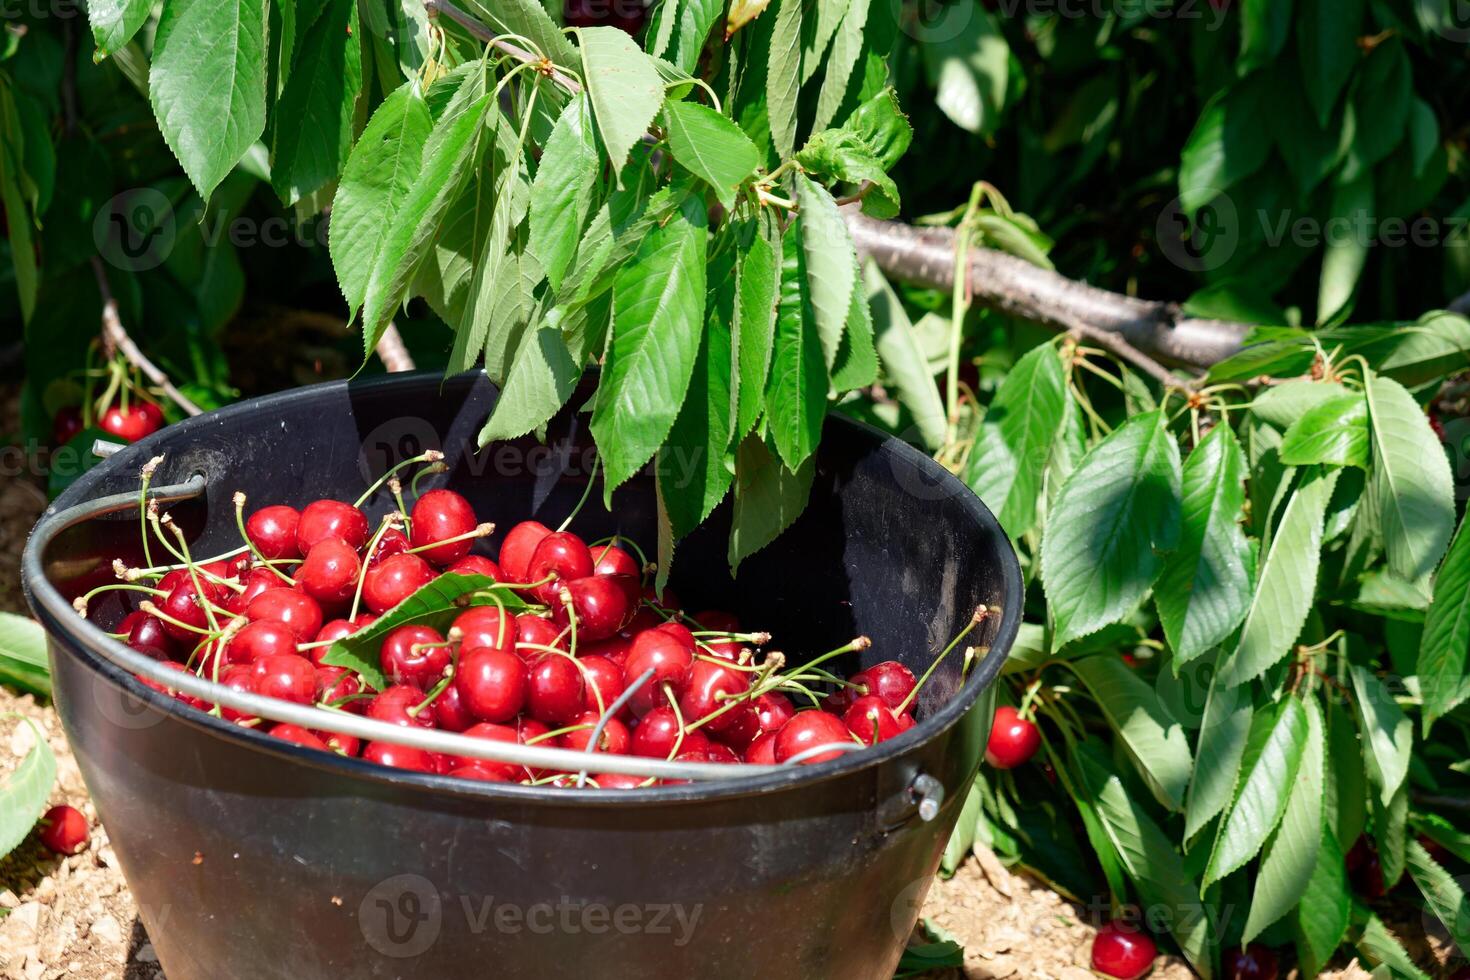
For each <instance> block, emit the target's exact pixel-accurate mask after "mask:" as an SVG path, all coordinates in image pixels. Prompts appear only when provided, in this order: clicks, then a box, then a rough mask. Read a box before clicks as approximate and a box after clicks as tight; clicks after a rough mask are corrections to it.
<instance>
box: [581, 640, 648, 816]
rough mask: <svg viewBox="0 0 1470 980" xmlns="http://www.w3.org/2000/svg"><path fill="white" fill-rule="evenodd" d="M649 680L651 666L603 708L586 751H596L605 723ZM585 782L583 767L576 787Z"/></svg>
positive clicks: (585, 776)
mask: <svg viewBox="0 0 1470 980" xmlns="http://www.w3.org/2000/svg"><path fill="white" fill-rule="evenodd" d="M651 680H653V668H652V667H650V668H648V669H647V670H645V671H644V672H643V673H641V674H639V675H638V679H637V680H635V681H633V683H631V684H629V685H628V686H627V687H625V688H623V693H622V694H619V695H618V696H617V697H616V698H615V699H614V700H613V703H612V704H610V705H608V706H607V707H606V708H605V709H603V712H602V717H600V718H598V719H597V725H596V727H594V728H593V729H592V739H591V741H589V742H588V743H587V751H588V752H596V751H597V746H598V745H600V744H601V742H602V732H603V729H605V728H607V723H608V722H609V721H611V720H612V719H613V718H615V717H617V714H618V712H619V711H622V710H623V707H624V706H625V705H626V704H627V703H628V702H629V701H631V700H632V699H633V694H634V692H635V691H637V690H638V689H639V688H640V687H642V686H643V685H644V684H647V683H648V682H649V681H651ZM598 703H599V704H601V703H602V701H601V695H600V694H599V695H598ZM586 784H587V770H586V769H583V770H582V771H581V772H579V773H577V786H578V788H581V787H582V786H585V785H586ZM593 785H596V784H595V783H594V784H593Z"/></svg>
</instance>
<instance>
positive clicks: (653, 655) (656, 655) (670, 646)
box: [623, 629, 694, 721]
mask: <svg viewBox="0 0 1470 980" xmlns="http://www.w3.org/2000/svg"><path fill="white" fill-rule="evenodd" d="M693 663H694V654H693V652H692V651H691V650H690V649H689V648H688V647H686V646H685V645H684V643H683V642H682V641H681V640H680V639H679V638H678V637H677V636H675V635H673V634H671V633H668V632H665V631H663V630H657V629H653V630H648V631H646V632H644V633H639V634H638V636H637V637H635V638H634V640H633V649H632V650H631V651H629V653H628V659H627V661H625V662H624V664H623V675H624V676H625V677H626V678H627V679H628V682H629V683H632V682H633V681H634V680H636V679H637V678H639V677H641V676H643V674H644V672H645V671H647V670H649V669H652V670H653V677H652V678H650V679H649V680H648V681H646V682H645V683H644V684H643V685H642V686H641V687H639V688H638V690H636V691H634V692H633V696H632V698H631V699H629V702H628V703H629V705H630V706H631V707H632V709H633V712H634V713H635V714H639V715H644V714H647V713H648V712H650V711H652V710H653V709H654V708H656V707H659V706H661V705H663V704H665V703H666V696H665V694H664V688H665V686H668V687H669V688H670V689H671V691H672V693H673V695H674V696H675V697H678V696H679V694H680V693H681V692H682V691H683V690H684V685H685V683H686V682H687V681H688V679H689V667H690V665H691V664H693ZM690 720H691V721H693V720H694V719H690Z"/></svg>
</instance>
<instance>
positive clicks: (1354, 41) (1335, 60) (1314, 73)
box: [1296, 0, 1367, 129]
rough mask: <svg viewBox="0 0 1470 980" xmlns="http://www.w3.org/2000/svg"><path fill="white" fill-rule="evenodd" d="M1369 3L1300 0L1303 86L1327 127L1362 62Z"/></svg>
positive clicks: (1298, 33)
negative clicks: (1360, 40) (1362, 34)
mask: <svg viewBox="0 0 1470 980" xmlns="http://www.w3.org/2000/svg"><path fill="white" fill-rule="evenodd" d="M1366 6H1367V2H1366V0H1297V30H1296V45H1297V54H1298V58H1297V64H1298V66H1299V67H1300V68H1301V81H1302V88H1303V89H1304V90H1305V92H1306V94H1307V99H1308V101H1310V102H1311V103H1312V108H1313V110H1314V111H1315V112H1316V114H1317V123H1318V125H1320V126H1321V127H1322V128H1324V129H1325V128H1327V124H1328V122H1329V121H1330V120H1331V119H1332V109H1333V107H1334V106H1335V105H1336V104H1337V97H1338V95H1340V94H1341V93H1342V87H1343V86H1344V85H1345V84H1347V80H1348V76H1350V75H1351V74H1352V73H1353V68H1354V66H1356V65H1357V63H1358V58H1359V57H1360V52H1359V49H1358V35H1359V33H1360V32H1361V30H1362V27H1363V11H1364V8H1365V7H1366Z"/></svg>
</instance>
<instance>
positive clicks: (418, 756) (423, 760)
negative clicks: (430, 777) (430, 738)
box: [362, 742, 439, 772]
mask: <svg viewBox="0 0 1470 980" xmlns="http://www.w3.org/2000/svg"><path fill="white" fill-rule="evenodd" d="M362 757H363V758H364V759H366V760H367V761H369V762H376V763H377V764H378V765H380V766H388V767H389V768H390V769H407V770H409V771H410V772H438V771H439V769H438V765H437V763H436V762H435V760H434V756H433V755H432V754H431V753H428V752H425V751H424V750H423V749H416V748H414V747H413V746H410V745H394V744H392V743H391V742H369V743H368V744H367V748H365V749H363V750H362Z"/></svg>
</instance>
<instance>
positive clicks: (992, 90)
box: [913, 0, 1011, 134]
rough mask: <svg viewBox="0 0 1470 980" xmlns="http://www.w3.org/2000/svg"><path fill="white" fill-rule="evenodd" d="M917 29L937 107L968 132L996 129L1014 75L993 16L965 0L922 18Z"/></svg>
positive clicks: (972, 1) (916, 32)
mask: <svg viewBox="0 0 1470 980" xmlns="http://www.w3.org/2000/svg"><path fill="white" fill-rule="evenodd" d="M913 33H914V37H915V39H916V40H917V41H918V42H919V52H920V54H922V55H923V58H924V69H925V73H926V74H927V75H928V78H929V84H930V85H932V86H933V87H934V90H935V92H934V102H935V104H936V105H937V106H938V107H939V111H941V112H943V113H944V114H945V115H946V116H948V117H949V119H950V121H951V122H953V123H954V124H955V125H956V126H958V127H960V128H961V129H963V130H967V131H968V132H971V133H976V134H985V133H989V132H992V131H994V130H995V129H996V127H997V126H998V125H999V124H1000V118H1001V112H1002V110H1003V109H1004V108H1005V106H1006V92H1007V89H1008V87H1009V85H1010V75H1011V48H1010V45H1009V44H1008V43H1007V42H1006V38H1005V35H1004V34H1003V33H1002V32H1001V29H1000V25H999V23H997V21H996V19H995V17H994V16H992V15H991V14H990V13H989V12H988V11H986V10H984V9H983V8H982V7H981V6H980V4H979V3H978V2H976V0H961V2H959V3H953V4H947V5H945V6H943V7H940V8H937V11H936V13H935V14H933V15H932V16H930V17H926V18H921V19H920V21H919V23H917V24H916V25H915V26H914V28H913Z"/></svg>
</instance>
